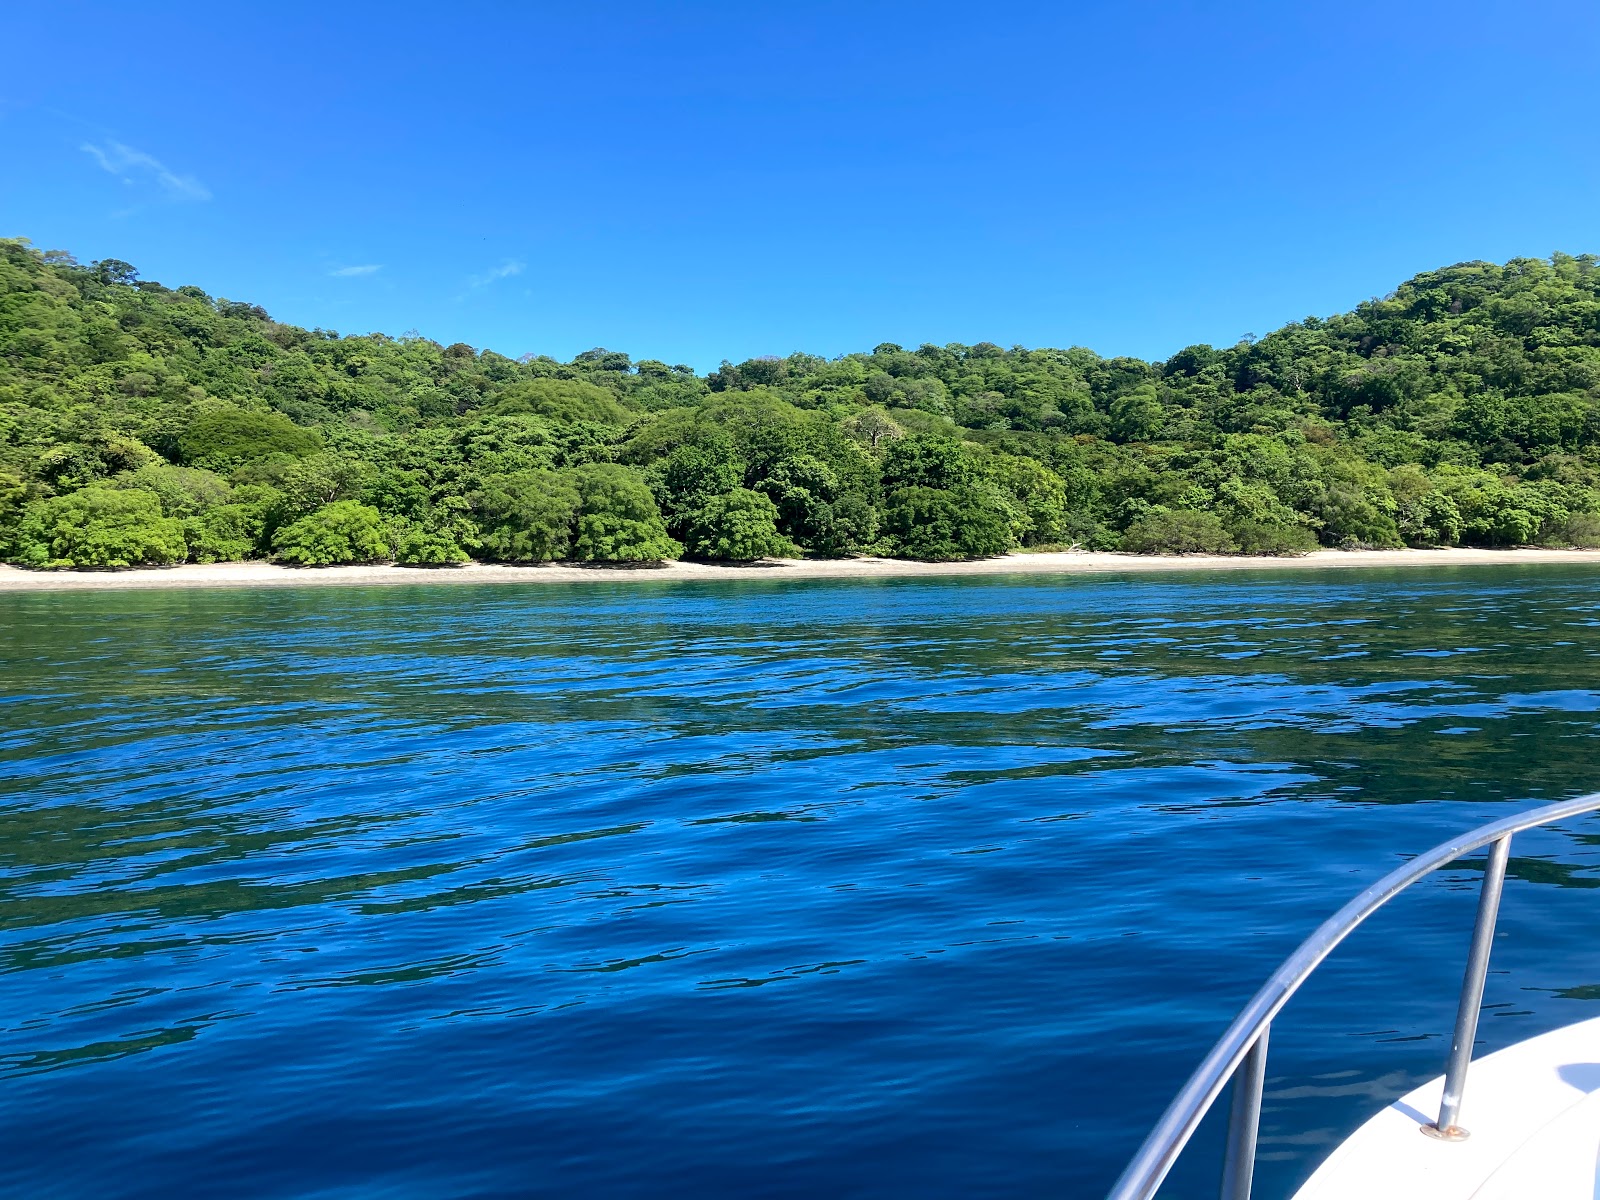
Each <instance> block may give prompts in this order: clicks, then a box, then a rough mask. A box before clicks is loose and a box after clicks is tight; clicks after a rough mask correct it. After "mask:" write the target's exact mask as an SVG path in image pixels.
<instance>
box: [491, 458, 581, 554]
mask: <svg viewBox="0 0 1600 1200" xmlns="http://www.w3.org/2000/svg"><path fill="white" fill-rule="evenodd" d="M469 499H470V504H471V509H472V514H473V518H474V520H475V521H476V522H477V526H478V531H479V532H478V541H479V545H480V547H481V552H482V555H483V557H484V558H487V559H491V560H494V561H496V562H550V561H551V560H553V559H564V558H570V557H571V556H572V539H573V536H574V532H575V526H576V524H577V518H578V505H579V502H580V500H579V495H578V489H577V488H576V487H574V486H573V483H572V480H571V479H569V478H568V477H566V476H564V475H560V474H557V473H556V472H554V471H518V472H514V473H512V474H509V475H495V476H491V477H490V478H489V479H487V480H485V481H484V485H483V487H482V488H480V489H479V490H478V491H476V492H474V493H473V494H472V496H471V497H470V498H469Z"/></svg>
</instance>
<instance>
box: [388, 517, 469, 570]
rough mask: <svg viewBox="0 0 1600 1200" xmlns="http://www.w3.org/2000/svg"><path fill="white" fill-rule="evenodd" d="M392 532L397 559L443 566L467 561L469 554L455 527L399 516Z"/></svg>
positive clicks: (410, 564)
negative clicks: (457, 535) (462, 546)
mask: <svg viewBox="0 0 1600 1200" xmlns="http://www.w3.org/2000/svg"><path fill="white" fill-rule="evenodd" d="M391 532H392V534H393V538H394V561H395V562H397V563H401V564H403V565H405V566H408V567H441V566H448V565H450V564H452V563H462V562H466V561H467V558H468V557H469V556H468V554H467V552H466V551H465V550H463V549H462V548H461V543H460V542H459V541H458V540H457V539H456V534H455V531H454V530H452V529H450V528H449V527H448V526H445V525H441V524H439V523H433V522H429V523H424V522H420V521H413V520H409V519H407V518H405V517H400V518H398V519H397V520H396V521H395V523H394V525H393V527H392V529H391Z"/></svg>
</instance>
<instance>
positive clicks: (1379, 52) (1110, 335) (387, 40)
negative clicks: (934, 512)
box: [0, 0, 1600, 369]
mask: <svg viewBox="0 0 1600 1200" xmlns="http://www.w3.org/2000/svg"><path fill="white" fill-rule="evenodd" d="M7 40H8V42H9V43H10V45H9V48H8V53H7V55H6V59H7V62H6V68H5V71H4V72H3V73H0V164H3V166H0V235H5V236H24V237H28V238H30V239H32V240H33V241H34V242H35V244H37V245H39V246H41V247H45V248H62V249H67V250H71V251H73V252H74V253H76V254H77V255H78V256H79V257H80V258H81V259H84V260H89V259H93V258H101V257H115V258H122V259H126V260H128V261H129V262H132V263H133V264H135V265H136V266H137V267H138V268H139V269H140V270H141V272H142V273H143V274H144V276H145V277H146V278H152V279H159V280H161V281H162V282H164V283H167V284H169V285H172V286H176V285H178V284H181V283H195V284H198V285H200V286H201V287H204V288H206V289H207V290H208V291H210V292H211V293H213V294H214V295H220V296H227V297H229V298H231V299H241V300H250V301H253V302H256V303H260V304H262V305H264V306H265V307H266V308H267V309H268V310H269V311H270V312H271V313H272V314H273V315H274V316H276V317H279V318H280V319H282V320H288V321H293V322H295V323H297V324H303V325H308V326H314V325H320V326H322V327H324V328H332V329H337V330H339V331H341V332H344V333H358V332H367V331H370V330H382V331H384V332H387V333H392V334H399V333H404V332H406V331H409V330H413V329H415V330H417V331H420V332H421V333H423V334H426V335H427V336H429V337H433V338H436V339H438V340H440V341H442V342H453V341H466V342H470V343H472V344H474V345H479V346H489V347H492V348H494V349H496V350H499V351H501V352H503V353H506V354H512V355H515V354H521V353H524V352H529V351H532V352H536V353H549V354H554V355H557V356H559V357H562V358H568V357H570V356H571V355H573V354H574V353H576V352H578V351H580V350H584V349H588V348H590V347H592V346H597V345H600V346H606V347H608V348H611V349H614V350H626V351H628V352H630V353H632V354H633V355H634V356H635V357H636V358H662V359H665V360H667V361H669V362H688V363H691V364H693V365H694V366H696V367H698V368H702V369H703V368H707V367H711V366H715V365H716V363H717V361H718V360H720V359H721V358H723V357H727V358H731V359H734V360H736V361H737V360H739V359H742V358H745V357H749V356H752V355H758V354H786V353H789V352H791V351H795V350H806V351H809V352H812V353H817V354H824V355H829V356H832V355H835V354H840V353H844V352H846V351H849V350H856V349H870V348H871V347H872V346H873V345H875V344H876V343H878V342H881V341H895V342H900V343H903V344H906V345H916V344H918V343H920V342H924V341H932V342H948V341H964V342H976V341H982V340H989V341H995V342H999V343H1002V344H1006V345H1009V344H1012V343H1022V344H1026V345H1055V346H1067V345H1085V346H1090V347H1092V348H1094V349H1096V350H1098V351H1100V352H1101V353H1104V354H1137V355H1141V356H1145V357H1165V356H1166V355H1168V354H1170V353H1172V352H1173V351H1175V350H1177V349H1179V348H1180V347H1182V346H1184V345H1186V344H1189V343H1192V342H1199V341H1208V342H1212V343H1217V344H1232V343H1233V342H1234V341H1236V340H1237V339H1238V338H1239V337H1240V336H1241V335H1243V334H1245V333H1257V334H1261V333H1265V332H1267V331H1268V330H1269V329H1272V328H1275V327H1276V326H1278V325H1280V324H1282V323H1284V322H1285V321H1289V320H1295V319H1298V318H1300V317H1303V316H1306V315H1308V314H1318V315H1325V314H1327V313H1331V312H1335V311H1340V310H1343V309H1347V308H1349V307H1350V306H1352V305H1353V304H1355V303H1357V302H1358V301H1360V300H1362V299H1364V298H1366V297H1369V296H1371V295H1374V294H1381V293H1383V292H1385V291H1387V290H1389V289H1390V288H1392V287H1393V286H1395V285H1396V284H1397V283H1399V282H1400V281H1401V280H1403V279H1404V278H1406V277H1407V276H1409V275H1411V274H1413V273H1415V272H1417V271H1420V270H1426V269H1429V268H1432V267H1436V266H1441V265H1444V264H1447V263H1452V262H1457V261H1461V260H1464V259H1472V258H1488V259H1496V260H1503V259H1506V258H1509V257H1512V256H1515V255H1544V254H1548V253H1550V252H1551V251H1553V250H1558V249H1559V250H1566V251H1568V252H1572V253H1581V252H1584V251H1595V252H1600V204H1597V200H1600V153H1597V151H1600V121H1597V120H1596V114H1597V112H1600V65H1597V64H1600V54H1597V53H1596V52H1597V50H1600V6H1597V5H1595V4H1593V3H1592V0H1587V2H1584V3H1578V2H1571V3H1567V2H1563V0H1552V2H1549V3H1536V4H1528V3H1526V2H1525V0H1524V3H1521V4H1511V3H1495V4H1487V3H1474V2H1473V0H1461V2H1458V3H1452V4H1443V3H1437V4H1436V3H1413V4H1406V3H1394V2H1391V3H1385V4H1376V3H1366V2H1364V0H1352V2H1349V3H1340V4H1325V3H1314V2H1313V3H1301V4H1292V3H1285V2H1282V0H1278V2H1275V3H1248V4H1246V3H1234V4H1223V3H1213V4H1198V3H1195V4H1185V3H1141V2H1139V0H1124V2H1120V3H1103V4H1102V3H1094V4H1074V3H1054V4H1009V3H1004V2H991V3H983V4H978V3H966V4H959V5H957V4H943V3H938V2H937V0H930V2H926V3H917V4H897V3H870V2H865V0H855V2H854V3H803V2H801V0H794V2H792V3H788V4H783V5H778V4H760V3H750V2H749V0H746V2H744V3H732V4H692V3H684V4H666V3H662V4H644V3H585V4H561V5H543V4H517V5H511V4H505V5H481V4H471V3H467V4H455V5H449V6H446V5H432V6H426V7H424V6H414V7H413V6H408V5H406V4H404V3H403V2H399V0H397V2H395V3H391V4H388V5H383V6H377V5H371V6H368V5H359V4H337V5H328V4H325V3H324V4H317V5H303V4H297V3H279V4H275V5H271V6H244V5H232V6H227V5H215V4H208V5H205V6H199V5H194V6H173V5H159V4H158V5H150V6H143V5H122V4H119V5H111V4H73V3H70V2H68V3H53V4H48V5H47V4H36V5H27V6H16V7H14V8H13V9H12V10H11V11H10V12H9V14H8V17H7Z"/></svg>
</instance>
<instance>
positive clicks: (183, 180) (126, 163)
mask: <svg viewBox="0 0 1600 1200" xmlns="http://www.w3.org/2000/svg"><path fill="white" fill-rule="evenodd" d="M80 149H82V150H83V152H84V153H85V154H88V155H90V156H91V157H92V158H93V159H94V160H95V162H97V163H99V164H100V166H101V168H102V169H103V170H105V171H108V172H110V173H111V174H112V175H115V176H116V177H117V178H118V179H120V180H122V182H123V183H133V182H135V181H136V180H144V181H145V182H148V183H154V184H155V185H156V186H157V187H158V188H160V189H161V190H162V191H163V192H165V193H166V195H167V198H168V199H170V200H191V201H199V200H209V199H211V189H210V188H208V187H206V185H205V184H203V183H201V182H200V181H199V180H198V179H196V178H195V177H194V176H193V175H179V174H178V173H177V172H176V171H173V170H171V169H170V168H168V167H167V165H166V164H165V163H163V162H162V161H161V160H160V159H158V158H156V157H155V155H153V154H146V153H145V152H144V151H143V150H135V149H134V148H133V147H132V146H125V145H123V144H122V143H121V142H113V141H110V140H109V139H108V140H107V141H106V142H105V144H104V145H96V144H95V143H93V142H85V143H84V144H83V145H82V146H81V147H80Z"/></svg>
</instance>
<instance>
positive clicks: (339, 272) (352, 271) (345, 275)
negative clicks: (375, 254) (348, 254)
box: [328, 263, 383, 279]
mask: <svg viewBox="0 0 1600 1200" xmlns="http://www.w3.org/2000/svg"><path fill="white" fill-rule="evenodd" d="M381 270H383V264H382V263H366V264H364V265H362V266H359V267H335V268H334V269H333V270H331V271H329V272H328V274H329V275H332V276H333V277H334V278H335V279H355V278H356V277H358V276H361V275H376V274H377V273H378V272H379V271H381Z"/></svg>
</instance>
